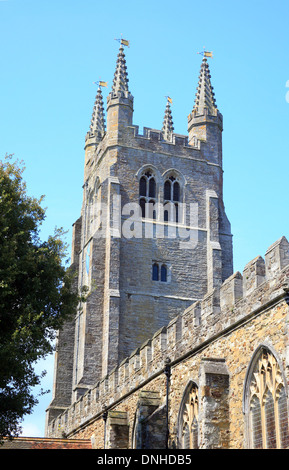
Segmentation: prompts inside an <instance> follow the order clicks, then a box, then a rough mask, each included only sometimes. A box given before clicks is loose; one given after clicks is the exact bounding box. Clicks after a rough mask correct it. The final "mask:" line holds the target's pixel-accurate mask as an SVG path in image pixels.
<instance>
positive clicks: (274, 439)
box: [247, 348, 289, 449]
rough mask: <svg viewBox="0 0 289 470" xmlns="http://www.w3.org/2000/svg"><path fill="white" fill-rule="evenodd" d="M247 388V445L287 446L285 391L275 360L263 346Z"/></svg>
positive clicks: (288, 434) (273, 447)
mask: <svg viewBox="0 0 289 470" xmlns="http://www.w3.org/2000/svg"><path fill="white" fill-rule="evenodd" d="M247 387H248V390H247V400H248V403H247V415H248V416H247V418H248V432H249V447H250V448H254V449H276V448H277V449H281V448H287V447H288V446H289V433H288V406H287V394H286V389H285V384H284V379H283V375H282V371H281V369H280V366H279V364H278V361H277V360H276V358H275V356H274V355H273V354H272V353H271V352H270V351H269V350H268V349H267V348H262V349H261V351H260V352H259V356H258V359H257V360H256V361H255V362H254V366H253V369H252V371H251V373H250V375H249V382H248V384H247Z"/></svg>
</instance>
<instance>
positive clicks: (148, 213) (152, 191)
mask: <svg viewBox="0 0 289 470" xmlns="http://www.w3.org/2000/svg"><path fill="white" fill-rule="evenodd" d="M156 200H157V185H156V179H155V176H154V174H153V172H152V171H151V170H146V171H145V172H144V173H143V174H142V176H141V178H140V180H139V204H140V208H141V214H142V217H148V218H150V219H155V218H156V210H155V208H154V205H155V203H156Z"/></svg>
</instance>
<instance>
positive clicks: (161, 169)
mask: <svg viewBox="0 0 289 470" xmlns="http://www.w3.org/2000/svg"><path fill="white" fill-rule="evenodd" d="M128 81H129V80H128V75H127V67H126V60H125V54H124V48H123V46H122V45H121V46H120V49H119V53H118V57H117V63H116V70H115V74H114V79H113V85H112V89H111V92H110V93H109V95H108V98H107V112H106V124H105V115H104V104H103V97H102V92H101V88H99V89H98V91H97V96H96V100H95V105H94V109H93V115H92V119H91V126H90V129H89V131H88V133H87V135H86V138H85V165H84V185H83V204H82V210H81V215H80V217H79V219H78V220H77V221H76V222H75V224H74V226H73V243H72V265H73V267H74V268H75V270H76V272H77V275H78V280H77V284H78V288H81V287H83V286H88V288H89V295H88V299H87V302H85V303H84V304H83V305H81V306H80V307H79V311H78V314H77V316H76V318H75V320H74V321H73V322H71V323H69V324H67V325H66V327H65V328H64V329H63V330H62V331H61V332H59V337H58V348H57V353H56V359H55V376H54V391H53V400H52V403H51V405H50V407H49V409H48V420H49V421H50V420H51V419H53V417H55V416H57V415H58V414H59V413H60V412H61V410H62V409H65V408H66V407H67V406H69V405H70V404H71V403H73V402H74V401H76V400H77V399H78V398H79V397H80V396H81V395H82V394H83V393H85V392H86V390H87V389H88V388H90V387H91V386H92V385H93V384H95V383H96V382H97V381H98V380H100V379H101V378H102V377H104V376H106V375H107V374H108V373H110V372H111V371H112V370H113V369H114V368H115V367H116V366H117V365H119V364H120V363H121V362H122V361H123V359H124V358H126V357H128V356H129V355H130V354H131V353H132V352H133V351H134V350H136V349H137V348H139V347H140V346H141V345H142V344H143V343H144V342H145V341H146V340H148V338H150V337H152V336H153V335H154V333H155V332H156V331H158V330H159V329H160V328H162V327H163V326H164V325H167V324H168V323H169V322H170V321H171V320H172V319H173V318H175V317H176V315H178V314H179V313H181V312H183V311H184V310H185V309H186V308H187V307H188V306H189V305H191V304H192V303H194V302H195V301H197V300H199V299H202V298H203V297H204V296H205V295H206V293H207V292H208V291H211V290H212V289H213V288H214V287H220V286H221V284H222V283H223V282H224V280H225V279H227V278H228V277H229V276H230V275H231V274H232V273H233V257H232V235H231V229H230V223H229V221H228V219H227V216H226V214H225V209H224V203H223V169H222V130H223V118H222V114H221V113H220V112H219V110H218V109H217V106H216V102H215V98H214V93H213V87H212V85H211V76H210V71H209V65H208V62H207V59H206V58H204V59H203V61H202V64H201V71H200V76H199V82H198V86H197V93H196V98H195V103H194V104H193V103H192V105H193V110H192V112H191V113H190V114H189V116H188V136H184V135H179V134H176V133H174V127H173V119H172V111H171V106H170V100H168V102H167V105H166V108H165V113H164V121H163V127H162V129H161V130H155V129H151V128H144V130H143V134H140V133H139V129H138V126H136V125H135V124H133V105H134V99H133V96H132V94H131V91H130V90H129V86H128ZM188 106H190V103H188Z"/></svg>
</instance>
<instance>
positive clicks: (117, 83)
mask: <svg viewBox="0 0 289 470" xmlns="http://www.w3.org/2000/svg"><path fill="white" fill-rule="evenodd" d="M126 69H127V67H126V61H125V55H124V47H123V45H122V44H121V45H120V48H119V53H118V56H117V61H116V70H115V73H114V78H113V85H112V93H113V94H115V95H118V94H120V95H124V96H127V95H128V94H129V90H128V82H129V80H128V77H127V71H126Z"/></svg>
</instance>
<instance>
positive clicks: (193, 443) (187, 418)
mask: <svg viewBox="0 0 289 470" xmlns="http://www.w3.org/2000/svg"><path fill="white" fill-rule="evenodd" d="M178 427H179V432H178V435H179V447H180V448H181V449H197V448H198V427H199V391H198V387H197V385H196V384H195V383H193V382H190V383H189V385H188V386H187V389H186V391H185V393H184V397H183V400H182V404H181V408H180V413H179V419H178Z"/></svg>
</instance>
